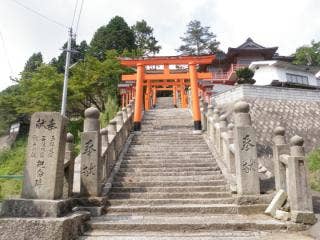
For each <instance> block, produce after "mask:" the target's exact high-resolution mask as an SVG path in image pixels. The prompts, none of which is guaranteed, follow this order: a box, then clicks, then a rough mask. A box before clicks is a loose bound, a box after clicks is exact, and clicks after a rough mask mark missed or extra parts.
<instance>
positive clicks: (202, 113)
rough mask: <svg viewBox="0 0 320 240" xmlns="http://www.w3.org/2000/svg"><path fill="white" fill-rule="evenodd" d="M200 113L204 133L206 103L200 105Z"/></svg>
mask: <svg viewBox="0 0 320 240" xmlns="http://www.w3.org/2000/svg"><path fill="white" fill-rule="evenodd" d="M202 101H203V100H202ZM200 111H201V123H202V130H203V131H206V130H207V111H208V103H207V102H203V103H202V107H201V108H200Z"/></svg>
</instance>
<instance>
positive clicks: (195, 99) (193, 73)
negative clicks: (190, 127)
mask: <svg viewBox="0 0 320 240" xmlns="http://www.w3.org/2000/svg"><path fill="white" fill-rule="evenodd" d="M189 75H190V85H191V96H192V113H193V122H194V130H196V131H201V129H202V127H201V113H200V104H199V90H198V79H197V69H196V64H195V63H194V62H190V63H189Z"/></svg>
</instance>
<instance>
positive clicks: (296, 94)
mask: <svg viewBox="0 0 320 240" xmlns="http://www.w3.org/2000/svg"><path fill="white" fill-rule="evenodd" d="M239 100H245V101H247V102H248V103H249V104H250V108H251V109H250V114H251V117H252V122H253V127H254V129H255V130H256V133H257V149H258V157H259V161H260V162H261V163H262V164H263V165H264V166H266V167H267V168H268V169H269V170H271V171H272V170H273V164H272V136H273V130H274V128H275V127H277V126H283V127H285V128H286V130H287V134H286V137H287V140H288V139H289V138H290V137H292V136H293V135H295V134H297V135H300V136H301V137H303V138H304V140H305V148H306V151H307V152H310V151H312V150H313V149H315V148H319V147H320V137H319V136H320V118H319V116H320V91H316V90H305V89H289V88H277V87H270V86H265V87H263V86H251V85H241V86H238V87H235V88H234V89H231V90H228V91H225V92H223V93H220V94H218V95H216V96H215V97H213V98H212V99H211V101H212V103H213V104H219V105H223V106H224V111H225V112H226V114H227V115H228V120H229V121H231V120H232V118H233V116H232V114H231V113H232V109H233V104H234V102H236V101H239Z"/></svg>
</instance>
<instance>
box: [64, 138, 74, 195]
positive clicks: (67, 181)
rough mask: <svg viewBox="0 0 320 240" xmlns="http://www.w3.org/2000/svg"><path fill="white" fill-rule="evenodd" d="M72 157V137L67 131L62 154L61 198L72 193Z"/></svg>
mask: <svg viewBox="0 0 320 240" xmlns="http://www.w3.org/2000/svg"><path fill="white" fill-rule="evenodd" d="M74 158H75V156H74V137H73V135H72V134H71V133H68V134H67V143H66V149H65V156H64V180H63V198H69V197H71V195H72V188H73V173H74Z"/></svg>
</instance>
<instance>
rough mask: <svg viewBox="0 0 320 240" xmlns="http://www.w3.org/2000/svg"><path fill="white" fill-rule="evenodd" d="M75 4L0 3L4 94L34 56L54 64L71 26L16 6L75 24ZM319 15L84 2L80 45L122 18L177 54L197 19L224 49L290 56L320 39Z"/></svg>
mask: <svg viewBox="0 0 320 240" xmlns="http://www.w3.org/2000/svg"><path fill="white" fill-rule="evenodd" d="M76 1H77V0H54V1H53V0H51V1H49V0H0V90H3V89H5V88H6V87H8V86H9V85H12V84H14V83H13V82H12V81H11V80H10V78H9V77H10V76H13V77H19V73H20V72H21V71H22V70H23V67H24V64H25V62H26V61H27V59H28V58H29V57H30V56H31V55H32V54H33V53H35V52H41V53H42V54H43V57H44V60H45V61H46V62H49V61H50V60H51V59H52V58H53V57H56V56H58V55H59V54H60V53H61V46H62V45H63V44H64V43H65V42H66V40H67V31H68V30H67V28H64V27H61V26H59V25H57V24H54V23H52V22H50V21H47V20H46V19H44V18H41V17H39V16H38V15H36V14H34V13H33V12H30V11H28V10H26V9H25V8H23V7H21V6H20V5H19V4H17V3H16V2H20V3H23V4H24V5H26V6H27V7H29V8H31V9H34V10H36V11H38V12H40V13H41V14H43V15H45V16H47V17H49V18H51V19H54V20H55V21H58V22H60V23H63V24H64V25H66V26H70V25H71V22H72V18H73V12H74V8H75V4H76ZM80 2H81V0H79V3H80ZM79 5H80V4H79ZM79 5H78V11H79ZM319 12H320V1H319V0H197V1H194V0H158V1H154V0H134V1H133V0H113V1H111V0H84V5H83V10H82V14H81V18H80V21H79V28H78V33H77V41H78V42H80V41H82V40H86V41H87V42H88V43H90V41H91V39H92V36H93V34H94V32H95V31H96V30H97V29H98V28H99V27H100V26H102V25H106V24H107V23H108V22H109V20H110V19H111V18H112V17H114V16H116V15H119V16H122V17H123V18H124V19H125V20H126V22H127V23H128V24H129V25H130V26H131V25H133V24H135V22H136V21H139V20H142V19H145V20H146V21H147V23H148V24H149V25H150V26H152V27H153V28H154V35H155V37H156V39H157V40H158V41H159V44H160V45H161V46H162V50H161V52H160V55H176V54H177V53H176V51H175V49H177V48H178V47H179V46H180V45H181V40H180V37H181V36H183V34H184V32H185V31H186V25H187V24H188V23H189V22H190V21H191V20H194V19H196V20H199V21H200V22H201V24H202V25H203V26H209V27H210V30H211V31H212V32H213V33H215V34H216V35H217V40H218V41H219V42H220V43H221V44H220V48H221V49H222V50H224V51H226V50H227V49H228V47H237V46H239V45H241V44H242V43H243V42H244V41H245V40H246V39H247V38H248V37H251V38H252V39H253V40H254V41H255V42H257V43H258V44H260V45H263V46H266V47H274V46H278V47H279V50H278V53H279V54H280V55H290V54H292V53H294V52H295V50H296V48H298V47H299V46H302V45H306V44H309V43H310V42H311V41H312V40H316V41H320V17H319Z"/></svg>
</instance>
